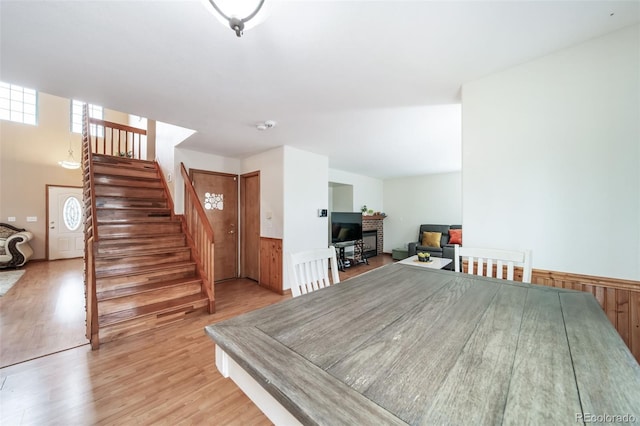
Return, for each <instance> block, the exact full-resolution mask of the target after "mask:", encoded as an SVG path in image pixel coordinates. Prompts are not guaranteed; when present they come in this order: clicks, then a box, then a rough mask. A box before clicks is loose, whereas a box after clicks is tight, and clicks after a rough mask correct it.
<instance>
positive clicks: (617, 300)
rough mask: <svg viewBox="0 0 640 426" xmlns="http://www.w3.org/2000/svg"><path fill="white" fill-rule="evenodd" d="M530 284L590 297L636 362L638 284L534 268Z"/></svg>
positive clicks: (639, 327) (638, 347) (639, 314)
mask: <svg viewBox="0 0 640 426" xmlns="http://www.w3.org/2000/svg"><path fill="white" fill-rule="evenodd" d="M520 275H522V274H520ZM531 282H532V283H533V284H539V285H545V286H549V287H560V288H567V289H571V290H579V291H586V292H588V293H591V294H593V296H594V297H595V298H596V300H597V301H598V303H599V304H600V306H601V307H602V309H603V310H604V312H605V314H606V315H607V317H608V318H609V321H611V324H613V326H614V327H615V329H616V330H617V331H618V333H619V334H620V337H622V340H624V343H626V344H627V347H629V350H631V353H632V354H633V356H634V357H635V358H636V360H637V361H638V362H640V282H639V281H631V280H622V279H616V278H603V277H595V276H590V275H580V274H572V273H567V272H555V271H545V270H541V269H534V270H533V273H532V278H531Z"/></svg>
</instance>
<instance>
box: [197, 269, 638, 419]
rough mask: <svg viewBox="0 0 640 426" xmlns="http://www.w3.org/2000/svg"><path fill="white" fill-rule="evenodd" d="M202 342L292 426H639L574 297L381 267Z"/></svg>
mask: <svg viewBox="0 0 640 426" xmlns="http://www.w3.org/2000/svg"><path fill="white" fill-rule="evenodd" d="M206 332H207V333H208V334H209V336H211V338H212V339H213V340H214V341H215V342H216V344H218V345H219V346H220V347H221V348H222V349H223V350H224V351H225V352H226V353H227V354H228V355H229V356H230V357H231V358H232V359H233V360H234V361H235V362H236V363H238V364H239V365H240V366H241V367H242V368H243V369H245V370H246V371H247V372H248V373H249V374H250V375H251V376H252V377H253V378H254V379H255V380H256V381H257V382H258V383H260V384H261V385H262V386H263V387H264V388H265V389H266V390H267V391H268V392H269V393H270V394H271V395H272V396H273V397H274V398H275V399H276V400H277V401H278V402H279V403H280V404H281V405H282V406H284V407H285V408H286V409H287V410H288V411H289V412H290V413H291V414H292V415H293V416H295V417H296V418H298V419H299V420H300V422H301V423H303V424H330V425H336V424H416V425H417V424H429V425H431V424H575V423H576V422H577V423H582V422H583V421H584V420H585V416H602V417H592V418H591V420H594V419H595V420H602V421H603V422H606V420H611V419H613V420H616V419H618V418H617V417H615V418H613V417H611V416H627V417H626V418H627V419H629V418H635V419H636V421H637V422H640V367H639V366H638V364H637V362H636V361H635V359H634V358H633V356H632V355H631V353H630V352H629V350H628V349H627V347H626V346H625V345H624V343H623V341H622V339H621V338H620V336H619V335H618V334H617V332H616V331H615V329H614V328H613V327H612V326H611V324H610V323H609V321H608V319H607V318H606V316H605V314H604V312H603V311H602V309H600V307H599V305H598V304H597V302H596V301H595V299H594V298H593V296H592V295H590V294H587V293H582V292H575V291H571V290H564V289H557V288H550V287H540V286H535V285H531V284H523V283H519V282H513V281H506V280H496V279H491V278H483V277H476V276H472V275H467V274H461V273H456V272H451V271H440V270H435V269H426V268H413V267H410V266H406V265H399V264H392V265H388V266H385V267H382V268H379V269H376V270H374V271H371V272H368V273H366V274H363V275H360V276H357V277H354V278H352V279H350V280H347V281H344V282H342V283H340V284H338V285H335V286H331V287H328V288H326V289H322V290H319V291H316V292H314V293H310V294H308V295H304V296H301V297H297V298H294V299H291V300H287V301H285V302H281V303H278V304H276V305H272V306H269V307H267V308H264V309H261V310H258V311H254V312H251V313H248V314H245V315H242V316H239V317H236V318H233V319H231V320H228V321H225V322H222V323H218V324H215V325H211V326H208V327H206ZM606 416H609V417H606ZM620 419H624V417H620ZM587 421H588V420H587Z"/></svg>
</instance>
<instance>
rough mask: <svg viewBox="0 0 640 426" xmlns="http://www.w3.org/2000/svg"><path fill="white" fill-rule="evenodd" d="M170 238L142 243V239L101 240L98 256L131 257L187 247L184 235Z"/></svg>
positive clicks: (160, 238) (151, 239) (153, 239)
mask: <svg viewBox="0 0 640 426" xmlns="http://www.w3.org/2000/svg"><path fill="white" fill-rule="evenodd" d="M170 237H172V238H170ZM170 237H169V236H167V237H159V238H148V241H140V240H141V239H135V238H131V239H129V238H123V239H118V240H100V241H99V242H98V255H125V254H126V255H130V254H136V253H140V252H142V253H144V252H146V251H147V250H150V249H157V248H180V247H185V244H186V243H185V237H184V235H182V234H175V237H174V236H173V235H171V236H170Z"/></svg>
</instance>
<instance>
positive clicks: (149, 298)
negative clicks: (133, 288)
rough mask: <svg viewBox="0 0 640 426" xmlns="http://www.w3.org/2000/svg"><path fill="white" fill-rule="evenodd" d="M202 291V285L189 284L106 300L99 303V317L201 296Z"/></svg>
mask: <svg viewBox="0 0 640 426" xmlns="http://www.w3.org/2000/svg"><path fill="white" fill-rule="evenodd" d="M200 291H201V284H199V283H188V284H183V285H180V286H174V287H170V288H162V289H159V290H154V291H148V292H145V293H139V294H135V295H129V296H126V297H120V298H116V299H109V300H104V301H100V302H98V313H99V315H107V314H111V313H114V312H118V311H122V310H124V309H131V308H138V307H142V306H146V305H151V304H153V303H158V302H162V301H164V300H168V299H173V298H179V297H184V296H190V295H193V294H199V293H200ZM99 297H100V296H99V295H98V298H99Z"/></svg>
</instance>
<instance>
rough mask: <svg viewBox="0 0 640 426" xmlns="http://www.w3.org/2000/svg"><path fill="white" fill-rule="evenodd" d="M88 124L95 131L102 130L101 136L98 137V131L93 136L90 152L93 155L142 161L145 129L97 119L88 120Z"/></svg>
mask: <svg viewBox="0 0 640 426" xmlns="http://www.w3.org/2000/svg"><path fill="white" fill-rule="evenodd" d="M89 124H90V125H95V126H96V129H98V128H101V129H102V136H98V134H99V133H100V132H99V131H97V132H96V133H97V134H96V135H94V137H95V139H94V143H93V144H91V150H92V151H93V152H94V153H96V154H103V155H112V156H114V157H127V158H135V159H138V160H141V159H142V137H145V138H146V136H147V131H146V130H145V129H139V128H137V127H132V126H127V125H125V124H120V123H114V122H112V121H106V120H100V119H97V118H89ZM123 132H124V135H123ZM99 139H101V141H102V143H100V141H99Z"/></svg>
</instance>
